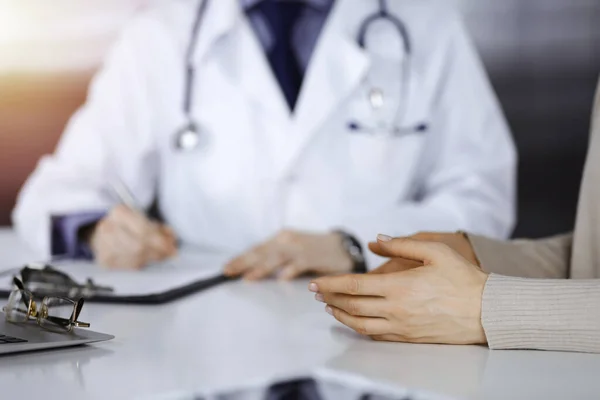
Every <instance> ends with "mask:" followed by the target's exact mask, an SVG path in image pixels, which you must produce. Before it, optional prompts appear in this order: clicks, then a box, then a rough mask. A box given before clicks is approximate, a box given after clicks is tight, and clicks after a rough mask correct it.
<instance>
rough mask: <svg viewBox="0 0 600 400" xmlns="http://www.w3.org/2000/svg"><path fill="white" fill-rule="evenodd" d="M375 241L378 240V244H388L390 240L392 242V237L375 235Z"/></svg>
mask: <svg viewBox="0 0 600 400" xmlns="http://www.w3.org/2000/svg"><path fill="white" fill-rule="evenodd" d="M377 240H379V241H380V242H389V241H390V240H392V237H391V236H388V235H382V234H379V235H377Z"/></svg>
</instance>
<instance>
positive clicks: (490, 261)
mask: <svg viewBox="0 0 600 400" xmlns="http://www.w3.org/2000/svg"><path fill="white" fill-rule="evenodd" d="M467 237H468V239H469V241H470V242H471V246H472V247H473V251H474V253H475V256H476V257H477V259H478V260H479V265H480V266H481V268H482V269H483V270H484V271H486V272H490V273H494V274H501V275H508V276H519V277H523V278H567V276H568V270H569V263H570V257H571V244H572V242H573V236H572V234H565V235H558V236H554V237H550V238H547V239H538V240H524V239H521V240H511V241H500V240H494V239H488V238H486V237H483V236H477V235H471V234H468V235H467Z"/></svg>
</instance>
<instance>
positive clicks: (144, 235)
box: [88, 205, 177, 269]
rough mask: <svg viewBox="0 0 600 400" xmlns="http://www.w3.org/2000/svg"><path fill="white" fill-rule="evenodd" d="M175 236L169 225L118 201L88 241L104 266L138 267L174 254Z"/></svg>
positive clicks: (175, 246) (175, 250) (175, 248)
mask: <svg viewBox="0 0 600 400" xmlns="http://www.w3.org/2000/svg"><path fill="white" fill-rule="evenodd" d="M176 240H177V239H176V236H175V234H174V232H173V230H172V229H171V228H169V227H167V226H165V225H162V224H159V223H157V222H154V221H151V220H149V219H148V218H147V217H146V216H144V215H143V214H141V213H140V212H138V211H135V210H132V209H130V208H129V207H127V206H125V205H118V206H116V207H114V208H113V209H112V210H111V211H110V213H109V214H108V215H107V216H106V217H104V218H103V219H102V220H100V222H98V224H97V225H96V227H95V228H94V230H93V231H92V232H91V233H90V236H89V241H88V243H89V245H90V247H91V249H92V252H93V253H94V257H95V259H96V260H97V261H98V262H99V263H100V264H101V265H103V266H105V267H108V268H119V269H141V268H143V267H144V266H146V265H147V264H149V263H151V262H156V261H161V260H164V259H166V258H169V257H171V256H173V255H175V254H176V253H177V243H176Z"/></svg>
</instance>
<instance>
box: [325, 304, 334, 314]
mask: <svg viewBox="0 0 600 400" xmlns="http://www.w3.org/2000/svg"><path fill="white" fill-rule="evenodd" d="M325 311H327V314H329V315H333V310H332V309H331V307H329V306H327V307H325Z"/></svg>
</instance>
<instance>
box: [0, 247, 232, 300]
mask: <svg viewBox="0 0 600 400" xmlns="http://www.w3.org/2000/svg"><path fill="white" fill-rule="evenodd" d="M224 260H225V257H224V256H222V255H214V254H204V253H196V252H190V251H185V252H181V253H180V254H179V255H178V256H177V257H175V258H173V259H170V260H166V261H164V262H161V263H157V264H153V265H150V266H148V267H147V268H145V269H144V270H141V271H111V270H107V269H105V268H103V267H100V266H98V265H95V264H93V263H91V262H87V261H73V260H71V261H60V262H53V263H51V265H52V267H53V268H54V269H57V270H59V271H61V272H64V273H66V274H67V275H69V276H70V277H71V278H72V279H74V280H75V281H77V282H79V283H83V282H84V281H85V280H86V279H88V278H91V279H92V280H93V281H94V282H95V283H96V284H99V285H102V286H109V287H113V288H114V292H113V293H110V294H106V293H99V294H91V295H84V296H79V297H83V298H84V299H85V300H86V301H89V302H93V303H106V304H130V305H131V304H137V305H159V304H164V303H168V302H171V301H175V300H178V299H180V298H183V297H186V296H189V295H192V294H194V293H198V292H201V291H204V290H208V289H210V288H213V287H215V286H217V285H220V284H223V283H226V282H229V281H233V280H235V278H229V277H226V276H225V275H223V273H222V272H221V271H222V268H221V266H222V265H223V263H224ZM19 270H20V268H15V269H12V270H10V271H4V272H2V273H1V276H0V297H4V298H7V297H8V296H9V295H10V293H11V291H12V289H13V285H12V278H13V276H14V275H15V274H18V273H19ZM33 294H34V296H36V295H37V296H40V294H39V293H38V294H36V292H35V290H34V291H33ZM40 297H43V296H40Z"/></svg>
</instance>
